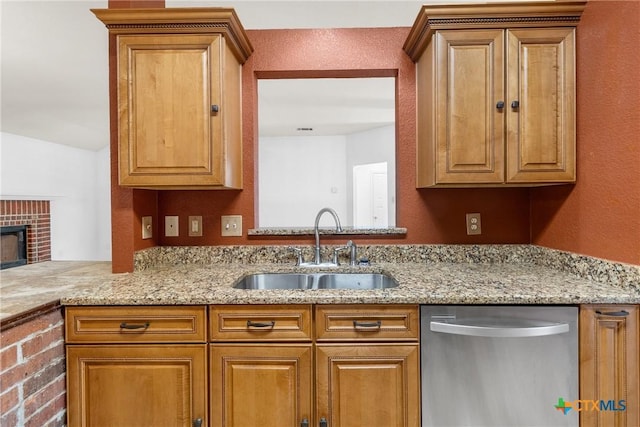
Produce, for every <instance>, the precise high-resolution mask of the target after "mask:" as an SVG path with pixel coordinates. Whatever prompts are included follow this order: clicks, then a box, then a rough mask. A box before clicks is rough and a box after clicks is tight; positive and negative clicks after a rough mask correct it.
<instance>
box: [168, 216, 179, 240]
mask: <svg viewBox="0 0 640 427" xmlns="http://www.w3.org/2000/svg"><path fill="white" fill-rule="evenodd" d="M164 235H165V236H167V237H178V236H179V235H180V232H179V230H178V217H177V216H165V217H164Z"/></svg>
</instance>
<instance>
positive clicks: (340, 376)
mask: <svg viewBox="0 0 640 427" xmlns="http://www.w3.org/2000/svg"><path fill="white" fill-rule="evenodd" d="M419 353H420V351H419V348H418V345H411V344H410V345H405V344H392V343H389V344H379V343H378V344H367V345H364V344H361V345H353V344H347V343H343V344H342V343H341V344H322V345H318V346H317V347H316V396H317V397H316V413H317V417H319V419H320V420H322V419H325V420H327V426H331V427H358V426H367V427H395V426H407V427H408V426H419V425H420V393H419V392H418V390H419V388H420V371H419ZM316 425H317V424H316Z"/></svg>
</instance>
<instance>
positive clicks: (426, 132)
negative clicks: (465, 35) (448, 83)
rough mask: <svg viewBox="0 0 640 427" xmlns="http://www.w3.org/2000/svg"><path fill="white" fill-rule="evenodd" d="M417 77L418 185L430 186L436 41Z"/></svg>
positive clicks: (421, 62) (423, 58)
mask: <svg viewBox="0 0 640 427" xmlns="http://www.w3.org/2000/svg"><path fill="white" fill-rule="evenodd" d="M416 74H417V75H416V79H417V92H418V93H417V116H418V117H417V123H418V126H417V132H418V135H417V139H416V168H417V170H416V187H417V188H422V187H430V186H432V185H434V184H435V183H436V178H435V147H434V144H435V138H436V137H435V120H434V114H435V110H434V102H435V101H434V96H435V88H434V43H429V45H428V46H427V48H426V50H425V51H424V53H423V54H422V56H421V57H420V60H419V61H418V63H417V64H416Z"/></svg>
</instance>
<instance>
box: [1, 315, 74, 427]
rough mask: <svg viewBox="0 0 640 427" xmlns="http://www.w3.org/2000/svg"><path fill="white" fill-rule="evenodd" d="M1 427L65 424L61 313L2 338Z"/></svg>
mask: <svg viewBox="0 0 640 427" xmlns="http://www.w3.org/2000/svg"><path fill="white" fill-rule="evenodd" d="M0 345H1V347H0V425H1V426H2V427H31V426H33V427H36V426H37V427H61V426H64V425H65V423H66V375H65V357H64V323H63V316H62V310H61V309H60V308H57V309H54V310H53V311H50V312H48V313H46V314H43V315H41V316H39V317H37V318H35V319H32V320H30V321H27V322H25V323H21V324H18V325H15V326H13V327H9V328H8V329H5V330H3V331H2V332H0Z"/></svg>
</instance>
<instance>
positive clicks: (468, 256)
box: [0, 245, 640, 325]
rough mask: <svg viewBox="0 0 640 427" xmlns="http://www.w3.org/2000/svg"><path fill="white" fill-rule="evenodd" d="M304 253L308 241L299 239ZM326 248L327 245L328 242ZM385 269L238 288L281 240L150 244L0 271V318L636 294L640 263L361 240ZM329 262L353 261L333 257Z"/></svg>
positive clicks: (289, 261)
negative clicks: (123, 252)
mask: <svg viewBox="0 0 640 427" xmlns="http://www.w3.org/2000/svg"><path fill="white" fill-rule="evenodd" d="M303 249H304V250H305V253H306V255H307V259H309V258H310V255H311V250H312V248H311V247H305V248H303ZM329 249H330V248H329ZM358 250H359V255H360V256H366V257H368V258H369V259H370V260H371V262H372V266H370V267H356V268H355V269H356V270H357V271H363V272H364V271H366V272H383V273H387V274H389V275H391V276H393V277H394V278H395V279H396V280H397V281H398V282H399V286H398V287H397V288H392V289H387V290H371V291H359V290H293V291H291V290H271V291H257V290H241V289H233V288H232V286H233V284H234V283H235V282H236V281H237V280H238V279H239V278H241V277H242V276H243V275H245V274H249V273H259V272H262V273H266V272H292V271H312V272H316V271H317V270H316V269H307V270H304V269H300V268H297V267H294V266H293V264H294V261H295V260H294V258H293V255H292V254H291V252H289V251H287V250H286V247H285V246H259V245H254V246H211V247H156V248H151V249H148V250H145V251H141V252H139V253H137V254H136V259H135V263H136V272H134V273H126V274H112V273H111V264H110V263H108V262H60V261H54V262H46V263H40V264H32V265H28V266H23V267H17V268H13V269H9V270H3V271H2V272H1V273H0V285H1V286H0V321H2V324H3V325H4V324H7V322H11V321H12V320H13V319H16V318H19V317H20V316H22V315H23V314H24V313H25V312H28V311H29V310H34V309H37V308H38V307H40V306H42V305H45V304H52V303H58V301H60V302H61V303H62V304H63V305H121V304H122V305H138V304H143V305H156V304H158V305H170V304H292V303H316V304H334V303H336V304H337V303H346V304H358V303H389V304H404V303H413V304H586V303H612V304H640V266H636V265H629V264H622V263H615V262H609V261H605V260H601V259H597V258H592V257H586V256H582V255H577V254H572V253H567V252H562V251H556V250H551V249H546V248H541V247H538V246H533V245H371V246H366V245H361V246H359V248H358ZM331 271H352V267H340V268H338V269H335V270H331Z"/></svg>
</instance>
